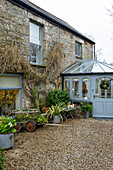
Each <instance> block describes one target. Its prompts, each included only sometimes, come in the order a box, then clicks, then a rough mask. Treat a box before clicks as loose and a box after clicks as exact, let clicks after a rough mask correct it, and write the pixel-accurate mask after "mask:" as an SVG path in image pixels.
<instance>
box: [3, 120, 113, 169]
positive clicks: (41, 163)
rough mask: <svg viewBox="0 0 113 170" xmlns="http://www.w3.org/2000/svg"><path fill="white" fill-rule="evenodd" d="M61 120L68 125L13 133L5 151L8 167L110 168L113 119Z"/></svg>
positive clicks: (112, 145)
mask: <svg viewBox="0 0 113 170" xmlns="http://www.w3.org/2000/svg"><path fill="white" fill-rule="evenodd" d="M64 124H65V125H69V126H60V127H58V126H44V127H42V128H38V129H36V131H35V132H33V133H29V132H26V131H25V130H23V131H22V132H20V133H18V134H16V135H15V141H14V147H13V149H10V150H8V151H7V154H6V159H7V162H6V165H7V167H8V169H11V170H15V169H21V170H24V169H28V170H67V169H69V170H76V169H77V170H78V169H80V170H81V169H83V170H85V169H86V170H89V169H91V170H93V169H94V170H95V169H96V170H104V169H105V170H107V169H109V170H112V169H113V120H93V119H88V120H86V119H74V120H70V121H69V122H68V123H64ZM70 125H72V126H70Z"/></svg>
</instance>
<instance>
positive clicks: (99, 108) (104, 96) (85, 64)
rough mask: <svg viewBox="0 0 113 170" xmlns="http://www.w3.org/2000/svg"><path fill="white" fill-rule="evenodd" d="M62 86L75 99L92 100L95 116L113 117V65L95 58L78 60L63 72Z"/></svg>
mask: <svg viewBox="0 0 113 170" xmlns="http://www.w3.org/2000/svg"><path fill="white" fill-rule="evenodd" d="M61 77H62V87H63V89H68V90H69V92H70V99H71V100H72V101H73V102H74V101H84V102H91V103H92V104H93V108H94V109H93V117H94V118H113V66H112V65H109V64H106V63H102V62H100V61H98V60H97V59H96V58H95V59H94V60H81V61H77V62H76V63H75V64H73V65H72V66H70V67H68V68H67V69H66V70H64V71H63V72H62V74H61Z"/></svg>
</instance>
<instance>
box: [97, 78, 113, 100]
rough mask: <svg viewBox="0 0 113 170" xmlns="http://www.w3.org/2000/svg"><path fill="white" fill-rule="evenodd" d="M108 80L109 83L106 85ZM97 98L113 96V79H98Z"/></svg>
mask: <svg viewBox="0 0 113 170" xmlns="http://www.w3.org/2000/svg"><path fill="white" fill-rule="evenodd" d="M106 82H107V85H106ZM95 90H96V94H95V97H96V98H113V80H112V79H110V78H104V77H103V78H99V79H96V89H95Z"/></svg>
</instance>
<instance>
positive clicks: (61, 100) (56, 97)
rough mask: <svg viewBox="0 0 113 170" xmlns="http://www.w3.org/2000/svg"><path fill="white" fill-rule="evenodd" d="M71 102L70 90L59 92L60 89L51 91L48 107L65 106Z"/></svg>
mask: <svg viewBox="0 0 113 170" xmlns="http://www.w3.org/2000/svg"><path fill="white" fill-rule="evenodd" d="M68 101H69V92H68V90H59V89H54V90H50V91H49V93H48V96H47V106H49V107H50V106H51V105H54V106H55V105H56V104H58V105H60V106H64V105H67V103H68Z"/></svg>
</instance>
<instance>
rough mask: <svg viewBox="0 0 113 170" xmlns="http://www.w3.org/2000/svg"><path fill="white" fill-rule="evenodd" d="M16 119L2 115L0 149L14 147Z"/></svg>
mask: <svg viewBox="0 0 113 170" xmlns="http://www.w3.org/2000/svg"><path fill="white" fill-rule="evenodd" d="M15 121H16V120H14V119H13V118H8V117H5V116H2V117H0V149H2V148H5V149H9V148H11V147H13V139H14V132H16V129H15V128H14V126H16V122H15Z"/></svg>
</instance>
